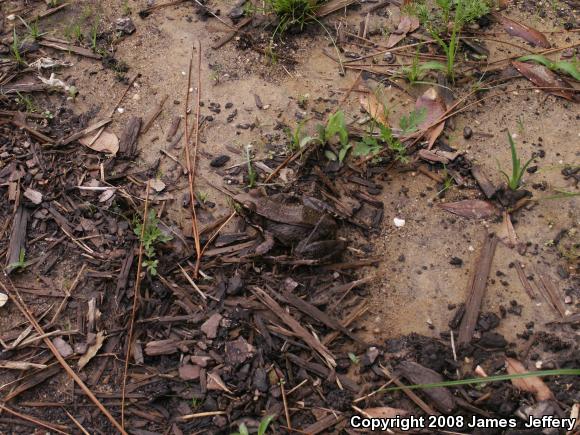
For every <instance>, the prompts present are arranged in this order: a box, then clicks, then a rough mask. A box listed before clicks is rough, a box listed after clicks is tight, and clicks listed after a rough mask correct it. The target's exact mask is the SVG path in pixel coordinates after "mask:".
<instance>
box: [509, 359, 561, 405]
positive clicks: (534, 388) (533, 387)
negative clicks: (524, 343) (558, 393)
mask: <svg viewBox="0 0 580 435" xmlns="http://www.w3.org/2000/svg"><path fill="white" fill-rule="evenodd" d="M506 369H507V372H508V374H510V375H513V374H520V373H528V370H526V368H525V367H524V365H523V364H522V363H521V362H519V361H518V360H516V359H513V358H506ZM512 384H513V385H514V387H516V388H518V389H520V390H524V391H527V392H529V393H533V394H534V396H535V397H536V400H537V401H538V402H541V401H542V400H549V399H553V398H554V395H553V394H552V391H551V390H550V389H549V388H548V386H547V385H546V384H545V383H544V381H542V379H540V378H539V377H538V376H531V377H529V378H518V379H512Z"/></svg>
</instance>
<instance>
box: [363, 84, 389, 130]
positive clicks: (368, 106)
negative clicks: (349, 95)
mask: <svg viewBox="0 0 580 435" xmlns="http://www.w3.org/2000/svg"><path fill="white" fill-rule="evenodd" d="M360 105H361V106H362V108H363V109H364V110H365V111H366V112H367V113H368V114H369V115H370V116H371V117H372V118H373V119H374V120H375V121H377V122H378V123H379V124H382V125H384V126H388V125H389V119H388V118H387V115H386V110H385V106H384V105H383V104H382V103H381V102H380V101H379V99H378V98H377V97H376V95H375V94H374V93H373V92H372V91H371V92H369V93H368V94H363V95H361V97H360Z"/></svg>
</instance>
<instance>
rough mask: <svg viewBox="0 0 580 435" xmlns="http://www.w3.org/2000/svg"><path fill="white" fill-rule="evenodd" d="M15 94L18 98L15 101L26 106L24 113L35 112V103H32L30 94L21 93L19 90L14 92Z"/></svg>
mask: <svg viewBox="0 0 580 435" xmlns="http://www.w3.org/2000/svg"><path fill="white" fill-rule="evenodd" d="M16 95H18V98H16V102H17V103H18V104H20V105H21V106H24V107H25V108H26V113H34V112H36V105H35V104H34V101H32V98H31V97H30V96H28V95H22V94H21V93H20V92H16Z"/></svg>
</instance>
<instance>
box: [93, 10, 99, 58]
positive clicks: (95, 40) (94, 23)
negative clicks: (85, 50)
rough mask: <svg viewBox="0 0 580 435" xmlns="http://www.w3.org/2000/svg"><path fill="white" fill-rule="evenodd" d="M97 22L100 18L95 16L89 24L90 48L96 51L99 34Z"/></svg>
mask: <svg viewBox="0 0 580 435" xmlns="http://www.w3.org/2000/svg"><path fill="white" fill-rule="evenodd" d="M99 23H100V18H99V17H97V18H95V20H94V21H93V25H92V26H91V49H92V50H93V51H94V52H95V53H96V52H97V48H98V47H97V38H98V36H99Z"/></svg>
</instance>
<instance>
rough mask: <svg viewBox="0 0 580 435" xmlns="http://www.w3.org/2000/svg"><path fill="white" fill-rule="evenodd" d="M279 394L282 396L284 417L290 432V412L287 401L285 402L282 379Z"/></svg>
mask: <svg viewBox="0 0 580 435" xmlns="http://www.w3.org/2000/svg"><path fill="white" fill-rule="evenodd" d="M280 393H281V394H282V403H283V404H284V415H285V416H286V424H287V425H288V429H290V430H292V421H291V420H290V411H289V410H288V401H287V400H286V391H285V389H284V379H280Z"/></svg>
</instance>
